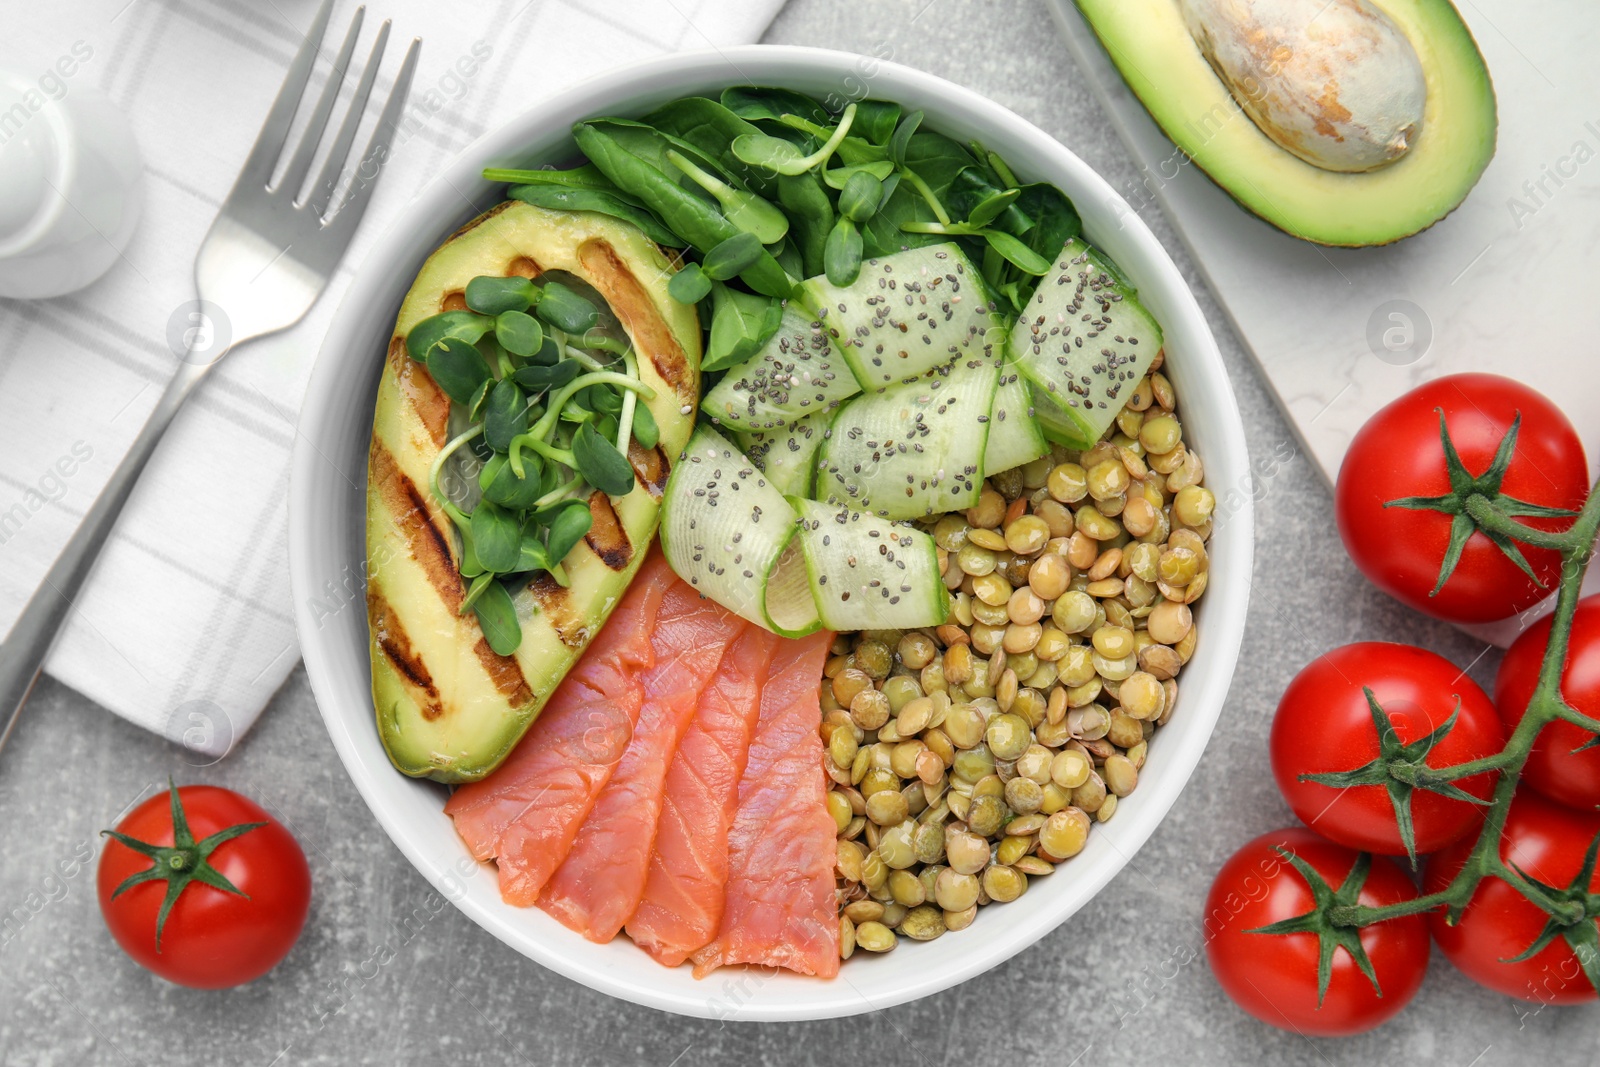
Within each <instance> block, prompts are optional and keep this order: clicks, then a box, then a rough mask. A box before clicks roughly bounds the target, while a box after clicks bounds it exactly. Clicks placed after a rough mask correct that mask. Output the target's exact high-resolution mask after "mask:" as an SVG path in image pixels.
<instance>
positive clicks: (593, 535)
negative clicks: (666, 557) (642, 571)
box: [583, 489, 633, 571]
mask: <svg viewBox="0 0 1600 1067" xmlns="http://www.w3.org/2000/svg"><path fill="white" fill-rule="evenodd" d="M589 516H590V518H592V519H593V520H594V524H593V525H592V526H590V527H589V532H588V533H586V534H584V535H583V539H584V541H585V542H586V543H587V544H588V545H589V547H590V548H591V549H593V550H594V554H595V555H597V556H599V557H600V562H602V563H604V564H605V565H606V566H607V567H610V568H611V569H612V570H614V571H620V570H622V569H623V568H625V567H627V565H628V564H629V562H631V561H632V559H633V543H632V542H631V541H629V540H628V531H627V530H624V529H623V528H622V522H621V520H620V519H618V518H617V511H616V509H615V508H613V507H612V506H611V498H610V497H608V496H606V495H605V494H604V493H602V492H600V490H598V489H596V490H595V491H594V492H593V493H590V494H589Z"/></svg>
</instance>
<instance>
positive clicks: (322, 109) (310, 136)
mask: <svg viewBox="0 0 1600 1067" xmlns="http://www.w3.org/2000/svg"><path fill="white" fill-rule="evenodd" d="M366 13H367V9H366V6H365V5H362V6H361V7H358V8H356V13H355V15H354V17H352V18H351V19H350V30H349V32H348V33H346V34H345V35H344V44H342V45H340V46H339V56H338V58H337V59H335V60H334V61H333V69H332V70H330V71H329V72H328V84H326V85H324V86H323V87H322V96H321V97H320V98H318V100H317V107H316V110H314V111H313V112H312V113H311V121H310V122H308V123H307V124H306V130H305V133H304V134H303V135H302V136H301V138H300V145H299V147H298V148H296V149H295V152H294V158H293V159H292V160H290V161H289V168H288V169H287V170H285V171H284V173H283V182H282V184H281V185H280V186H279V188H280V189H283V190H286V191H287V192H288V194H289V196H290V197H291V198H295V197H298V196H299V195H300V186H301V185H302V184H304V183H305V180H306V175H307V174H309V173H310V172H311V160H312V158H313V157H315V156H316V154H317V145H319V144H321V143H322V134H323V131H324V130H326V129H327V128H328V115H329V114H330V113H331V112H332V111H333V103H334V100H336V99H337V98H338V96H339V87H340V86H342V85H343V84H344V78H345V72H346V71H348V70H349V69H350V57H351V56H352V55H354V54H355V50H356V37H357V36H358V35H359V34H360V33H361V22H362V19H363V18H364V17H365V16H366Z"/></svg>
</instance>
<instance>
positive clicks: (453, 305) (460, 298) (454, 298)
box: [439, 289, 467, 311]
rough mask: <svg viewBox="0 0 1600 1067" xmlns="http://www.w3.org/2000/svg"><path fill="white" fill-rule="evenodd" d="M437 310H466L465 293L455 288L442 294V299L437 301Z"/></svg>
mask: <svg viewBox="0 0 1600 1067" xmlns="http://www.w3.org/2000/svg"><path fill="white" fill-rule="evenodd" d="M439 310H440V311H466V310H467V294H466V293H465V292H464V291H462V290H460V289H457V290H456V291H455V292H453V293H446V294H444V297H443V299H441V300H440V301H439Z"/></svg>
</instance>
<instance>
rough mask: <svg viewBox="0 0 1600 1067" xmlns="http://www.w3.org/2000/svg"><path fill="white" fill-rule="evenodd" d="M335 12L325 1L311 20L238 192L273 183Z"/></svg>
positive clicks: (241, 174)
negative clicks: (307, 83)
mask: <svg viewBox="0 0 1600 1067" xmlns="http://www.w3.org/2000/svg"><path fill="white" fill-rule="evenodd" d="M332 11H333V0H322V6H321V7H320V8H318V9H317V15H316V18H314V19H312V20H311V28H310V29H309V30H307V31H306V39H305V41H304V43H302V44H301V45H300V51H298V52H296V53H295V56H294V61H293V62H291V63H290V64H289V73H287V74H286V75H284V78H283V88H281V89H279V90H278V98H277V99H276V100H274V101H273V102H272V110H271V111H269V112H267V121H266V122H264V123H262V124H261V134H260V135H259V136H258V137H257V138H256V143H255V146H254V147H252V148H251V149H250V157H249V158H248V159H246V160H245V161H244V168H243V169H242V170H240V171H239V180H238V181H237V182H236V183H235V185H234V188H235V189H244V188H247V187H249V186H251V185H255V186H259V187H260V188H262V189H265V188H266V187H267V183H268V182H269V181H271V180H272V168H273V167H274V166H275V165H276V164H277V162H278V157H279V156H280V155H282V154H283V146H284V144H285V142H287V141H288V139H289V126H290V124H291V123H293V122H294V113H295V111H296V110H298V108H299V107H300V98H301V97H302V96H304V95H305V91H306V81H307V80H308V79H309V78H310V77H311V65H312V63H313V62H314V61H315V60H316V58H317V49H318V48H319V47H320V46H321V44H322V36H323V34H325V33H327V32H328V16H329V14H331V13H332Z"/></svg>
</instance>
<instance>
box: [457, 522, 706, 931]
mask: <svg viewBox="0 0 1600 1067" xmlns="http://www.w3.org/2000/svg"><path fill="white" fill-rule="evenodd" d="M677 582H678V579H677V576H676V575H674V574H673V573H672V569H671V568H670V567H668V566H667V562H666V558H665V557H664V556H662V555H661V553H660V552H659V551H657V552H653V553H652V554H651V555H650V557H649V558H648V559H646V560H645V562H644V564H643V565H641V567H640V568H639V573H638V574H637V575H635V576H634V579H633V582H632V583H631V584H630V585H629V586H628V591H627V593H626V594H624V595H623V598H622V601H621V603H619V604H618V605H617V607H616V610H614V611H613V612H612V613H611V617H610V618H609V619H608V620H607V621H606V624H605V626H604V627H602V628H601V630H600V633H599V634H598V635H596V637H595V639H594V642H593V643H592V644H590V646H589V648H588V649H587V650H586V651H585V652H584V654H583V656H582V657H581V658H580V659H579V660H578V662H577V663H576V664H575V665H574V666H573V668H572V669H571V670H570V671H569V672H568V673H567V676H566V678H564V679H563V680H562V682H561V684H560V685H559V686H558V687H557V688H556V691H555V692H554V693H552V694H551V696H550V699H549V701H548V702H547V703H546V704H545V706H544V710H543V712H542V713H541V714H540V715H539V718H538V719H537V720H536V721H535V722H534V724H533V726H531V727H530V728H529V729H528V732H527V734H526V735H524V736H523V738H522V741H521V742H520V743H519V744H518V745H517V747H516V749H515V750H514V751H512V753H511V755H510V756H508V757H506V761H505V762H504V763H503V764H501V765H500V766H499V767H498V768H497V769H496V770H495V771H494V773H493V774H490V775H489V776H488V777H486V778H484V779H483V780H482V781H479V782H473V783H472V784H470V785H465V786H462V787H461V788H459V789H457V790H456V791H455V793H454V794H453V795H452V796H451V797H450V800H449V801H448V802H447V803H446V804H445V808H444V810H445V812H446V813H447V814H449V815H450V816H451V817H452V818H453V819H454V820H455V826H456V833H458V834H460V835H461V840H462V841H464V842H466V845H467V847H468V848H469V849H471V850H472V854H473V855H474V856H476V857H477V858H478V859H480V860H494V861H495V863H496V864H497V866H498V867H499V873H500V896H501V898H502V899H504V900H505V902H506V903H508V904H515V905H517V906H518V907H524V908H525V907H529V906H530V905H532V904H533V903H534V902H535V901H536V900H537V899H538V897H539V893H540V891H541V890H542V889H543V888H544V885H545V882H546V881H548V880H549V878H550V875H551V874H553V873H554V872H555V870H556V868H557V867H559V866H560V865H561V861H562V860H563V859H565V858H566V856H567V852H568V850H569V849H570V848H571V846H572V840H573V837H574V836H575V835H576V834H577V832H578V828H579V826H580V825H582V823H583V820H584V818H585V817H586V816H587V815H588V814H589V811H590V809H591V808H592V807H594V803H595V798H596V797H598V796H599V795H600V791H601V790H602V789H604V788H605V785H606V783H607V782H608V781H609V780H610V779H611V776H612V772H613V771H614V770H615V769H616V766H617V764H618V762H619V761H620V760H621V758H622V755H623V753H624V751H625V750H626V748H627V745H628V742H629V739H630V738H631V737H632V736H633V729H634V724H635V723H636V722H637V720H638V718H639V711H640V709H641V707H642V706H643V704H644V682H643V678H642V674H643V672H644V671H646V670H647V669H649V668H650V667H651V666H653V665H654V663H655V650H654V647H653V646H652V644H651V641H650V634H651V631H652V630H653V629H654V628H655V625H656V616H657V615H658V613H659V611H660V607H661V602H662V599H663V597H664V596H665V595H666V593H667V591H668V590H669V589H671V588H672V587H673V586H674V585H675V584H677Z"/></svg>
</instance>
